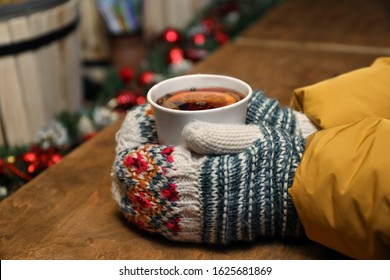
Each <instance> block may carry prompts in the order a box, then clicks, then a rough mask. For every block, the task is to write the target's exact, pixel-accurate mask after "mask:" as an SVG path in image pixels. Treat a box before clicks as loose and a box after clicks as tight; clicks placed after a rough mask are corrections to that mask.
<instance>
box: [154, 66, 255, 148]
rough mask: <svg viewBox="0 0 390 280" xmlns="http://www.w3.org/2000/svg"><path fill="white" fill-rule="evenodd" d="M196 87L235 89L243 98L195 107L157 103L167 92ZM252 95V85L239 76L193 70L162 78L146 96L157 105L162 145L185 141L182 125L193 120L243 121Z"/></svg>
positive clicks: (234, 122)
mask: <svg viewBox="0 0 390 280" xmlns="http://www.w3.org/2000/svg"><path fill="white" fill-rule="evenodd" d="M194 87H195V88H210V87H219V88H220V87H222V88H227V89H232V90H235V91H237V92H239V93H241V94H242V96H243V99H241V100H239V101H238V102H236V103H233V104H230V105H227V106H224V107H220V108H215V109H207V110H195V111H185V110H175V109H169V108H165V107H163V106H161V105H158V104H157V103H156V101H157V99H159V98H160V97H162V96H164V95H166V94H167V93H173V92H177V91H181V90H189V89H190V88H194ZM251 95H252V88H251V87H250V86H249V85H248V84H247V83H245V82H243V81H241V80H239V79H236V78H233V77H229V76H223V75H211V74H193V75H183V76H178V77H175V78H170V79H167V80H164V81H162V82H159V83H158V84H156V85H154V86H153V87H152V88H151V89H150V90H149V91H148V94H147V100H148V102H149V103H150V104H151V105H152V107H153V109H154V116H155V120H156V128H157V135H158V139H159V143H160V144H162V145H180V144H182V131H183V128H184V126H185V125H186V124H188V123H189V122H192V121H196V120H198V121H204V122H211V123H226V124H244V123H245V119H246V112H247V107H248V101H249V99H250V96H251Z"/></svg>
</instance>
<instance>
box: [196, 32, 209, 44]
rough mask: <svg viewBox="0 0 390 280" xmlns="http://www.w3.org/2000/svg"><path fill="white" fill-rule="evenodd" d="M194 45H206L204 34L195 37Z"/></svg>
mask: <svg viewBox="0 0 390 280" xmlns="http://www.w3.org/2000/svg"><path fill="white" fill-rule="evenodd" d="M194 43H195V44H197V45H203V44H204V43H206V36H205V35H204V34H202V33H199V34H196V35H195V36H194Z"/></svg>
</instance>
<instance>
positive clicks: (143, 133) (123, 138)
mask: <svg viewBox="0 0 390 280" xmlns="http://www.w3.org/2000/svg"><path fill="white" fill-rule="evenodd" d="M115 137H116V143H117V144H116V152H117V153H118V152H119V151H121V150H123V149H126V148H134V147H137V146H139V145H142V144H147V143H149V144H153V143H158V138H157V131H156V126H155V120H154V114H153V109H152V106H150V104H144V105H141V106H136V107H134V108H133V109H132V110H131V111H129V112H128V113H127V115H126V117H125V119H124V121H123V123H122V125H121V128H120V129H119V131H118V132H117V133H116V136H115Z"/></svg>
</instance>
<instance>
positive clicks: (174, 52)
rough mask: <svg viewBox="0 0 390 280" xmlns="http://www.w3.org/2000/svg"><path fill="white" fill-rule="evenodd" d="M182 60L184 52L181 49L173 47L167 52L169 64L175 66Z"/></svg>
mask: <svg viewBox="0 0 390 280" xmlns="http://www.w3.org/2000/svg"><path fill="white" fill-rule="evenodd" d="M183 60H184V51H183V50H182V49H181V48H178V47H174V48H172V49H171V50H170V51H169V62H171V63H174V64H177V63H180V62H182V61H183Z"/></svg>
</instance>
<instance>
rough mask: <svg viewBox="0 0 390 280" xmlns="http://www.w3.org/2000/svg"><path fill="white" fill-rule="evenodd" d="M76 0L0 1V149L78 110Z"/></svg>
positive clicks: (21, 141) (27, 139) (29, 140)
mask: <svg viewBox="0 0 390 280" xmlns="http://www.w3.org/2000/svg"><path fill="white" fill-rule="evenodd" d="M78 22H79V15H78V1H77V0H24V1H23V0H16V1H10V0H0V145H6V146H15V145H26V144H31V143H32V142H34V137H35V135H36V133H37V131H38V130H39V129H41V128H42V127H43V126H44V125H46V124H47V123H48V122H49V120H50V119H51V118H53V117H54V115H56V114H57V113H59V112H61V111H63V110H67V111H76V110H79V109H80V107H81V102H82V85H81V73H80V72H81V68H80V54H79V52H80V47H79V41H80V39H79V34H78V33H79V32H78Z"/></svg>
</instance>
